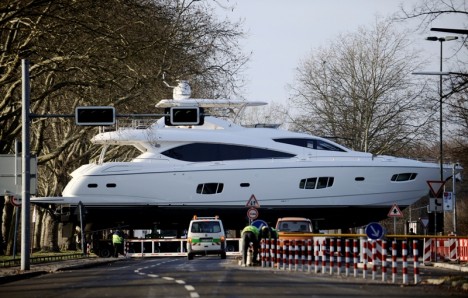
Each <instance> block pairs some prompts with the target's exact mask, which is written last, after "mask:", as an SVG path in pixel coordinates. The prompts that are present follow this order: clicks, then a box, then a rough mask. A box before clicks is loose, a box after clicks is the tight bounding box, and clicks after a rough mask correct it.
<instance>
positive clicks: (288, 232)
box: [276, 217, 314, 239]
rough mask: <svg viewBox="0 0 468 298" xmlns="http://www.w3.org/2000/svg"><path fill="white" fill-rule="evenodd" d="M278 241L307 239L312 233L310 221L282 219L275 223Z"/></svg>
mask: <svg viewBox="0 0 468 298" xmlns="http://www.w3.org/2000/svg"><path fill="white" fill-rule="evenodd" d="M276 231H277V232H278V237H279V239H308V238H311V237H312V234H313V233H314V229H313V225H312V221H311V220H310V219H308V218H304V217H282V218H278V221H277V222H276Z"/></svg>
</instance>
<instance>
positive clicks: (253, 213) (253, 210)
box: [247, 207, 258, 220]
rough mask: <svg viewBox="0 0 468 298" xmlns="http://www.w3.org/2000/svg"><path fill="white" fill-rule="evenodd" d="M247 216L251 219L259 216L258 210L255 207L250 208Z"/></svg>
mask: <svg viewBox="0 0 468 298" xmlns="http://www.w3.org/2000/svg"><path fill="white" fill-rule="evenodd" d="M247 216H248V217H249V219H250V220H254V219H256V218H257V217H258V210H257V209H256V208H254V207H252V208H250V209H249V210H247Z"/></svg>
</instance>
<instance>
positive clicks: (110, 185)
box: [106, 183, 117, 188]
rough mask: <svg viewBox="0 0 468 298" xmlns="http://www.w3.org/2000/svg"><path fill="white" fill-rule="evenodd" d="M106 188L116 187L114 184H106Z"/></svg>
mask: <svg viewBox="0 0 468 298" xmlns="http://www.w3.org/2000/svg"><path fill="white" fill-rule="evenodd" d="M106 187H108V188H114V187H117V184H115V183H107V184H106Z"/></svg>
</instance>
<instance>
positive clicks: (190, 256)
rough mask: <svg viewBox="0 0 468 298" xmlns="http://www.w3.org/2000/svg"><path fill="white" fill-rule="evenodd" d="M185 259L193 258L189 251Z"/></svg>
mask: <svg viewBox="0 0 468 298" xmlns="http://www.w3.org/2000/svg"><path fill="white" fill-rule="evenodd" d="M187 259H189V260H193V254H192V253H190V252H189V253H188V254H187Z"/></svg>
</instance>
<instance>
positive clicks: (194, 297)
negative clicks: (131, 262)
mask: <svg viewBox="0 0 468 298" xmlns="http://www.w3.org/2000/svg"><path fill="white" fill-rule="evenodd" d="M173 261H174V260H170V261H167V262H173ZM167 262H161V263H158V264H156V265H151V266H146V267H142V268H138V269H136V270H134V272H135V273H137V274H139V275H146V276H148V277H153V278H161V279H164V280H168V281H175V282H176V283H177V284H179V285H185V281H184V280H182V279H175V278H173V277H170V276H163V277H159V275H157V274H151V273H144V272H140V271H141V270H143V269H148V268H153V267H155V266H159V265H160V264H164V263H167ZM184 287H185V290H187V291H188V292H189V294H190V297H192V298H199V297H200V295H199V294H198V293H197V292H195V287H194V286H192V285H185V286H184Z"/></svg>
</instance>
